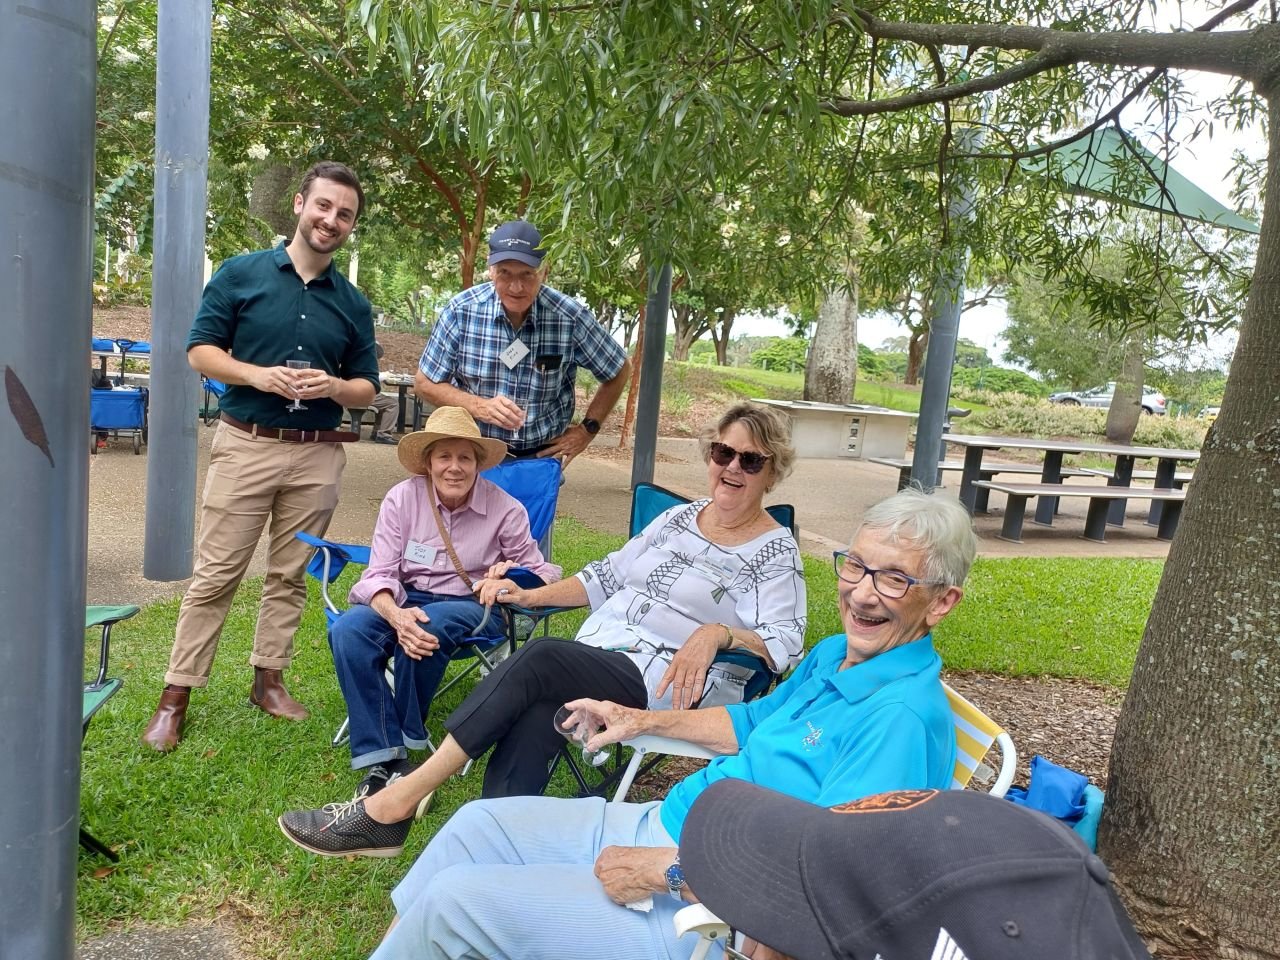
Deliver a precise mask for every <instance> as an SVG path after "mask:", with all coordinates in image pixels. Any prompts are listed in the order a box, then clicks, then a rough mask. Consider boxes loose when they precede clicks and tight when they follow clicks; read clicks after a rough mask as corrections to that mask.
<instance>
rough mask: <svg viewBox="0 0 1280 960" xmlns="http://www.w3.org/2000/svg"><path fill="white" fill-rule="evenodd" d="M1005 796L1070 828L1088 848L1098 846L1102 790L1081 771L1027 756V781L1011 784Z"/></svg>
mask: <svg viewBox="0 0 1280 960" xmlns="http://www.w3.org/2000/svg"><path fill="white" fill-rule="evenodd" d="M1005 797H1006V798H1007V799H1009V800H1011V801H1013V802H1014V803H1016V804H1018V805H1019V806H1023V807H1030V808H1031V809H1032V810H1039V811H1040V812H1041V813H1047V814H1048V815H1049V816H1051V817H1053V818H1055V819H1057V820H1061V821H1062V822H1063V823H1065V824H1067V825H1068V826H1069V827H1071V829H1073V830H1074V831H1075V832H1076V833H1077V834H1079V836H1080V838H1081V839H1082V840H1084V842H1085V843H1087V844H1088V845H1089V849H1090V850H1096V849H1097V845H1098V819H1099V818H1100V817H1101V816H1102V800H1103V793H1102V791H1101V790H1099V789H1098V788H1097V787H1095V786H1094V785H1093V784H1091V783H1090V782H1089V780H1088V778H1087V777H1085V776H1084V774H1081V773H1076V772H1075V771H1074V770H1068V769H1067V768H1066V767H1060V766H1058V764H1056V763H1054V762H1053V761H1051V760H1046V759H1045V758H1044V757H1042V756H1040V755H1038V754H1037V755H1036V756H1034V757H1032V758H1031V780H1030V782H1029V783H1028V785H1027V786H1026V787H1025V788H1024V787H1011V788H1010V789H1009V792H1008V793H1007V794H1005Z"/></svg>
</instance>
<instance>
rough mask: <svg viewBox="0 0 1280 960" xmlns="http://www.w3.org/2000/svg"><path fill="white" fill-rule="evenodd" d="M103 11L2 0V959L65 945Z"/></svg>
mask: <svg viewBox="0 0 1280 960" xmlns="http://www.w3.org/2000/svg"><path fill="white" fill-rule="evenodd" d="M94 12H95V5H94V4H92V3H82V2H79V0H0V131H3V134H2V135H0V304H3V310H0V335H2V336H3V341H2V342H3V344H4V346H3V349H2V350H0V355H2V356H3V363H2V365H3V366H4V399H3V400H2V401H0V503H3V504H4V511H5V515H4V530H5V549H4V551H3V553H0V610H3V612H4V621H5V641H4V642H3V643H0V678H3V679H2V680H0V682H2V683H3V685H4V692H3V694H2V695H0V784H3V785H4V789H3V790H0V863H3V868H0V945H2V946H0V952H3V954H4V956H6V957H10V956H12V957H22V958H23V960H65V958H66V957H70V956H73V955H74V953H75V902H76V838H77V833H78V826H79V822H80V710H79V709H78V707H79V706H80V700H81V685H82V683H83V678H82V676H81V671H82V668H83V663H84V641H83V637H84V596H85V542H86V533H85V531H86V530H87V528H88V513H87V511H88V506H87V505H88V489H89V364H88V360H89V336H90V313H91V306H92V305H91V302H90V295H91V289H92V288H91V283H92V279H93V266H94V265H93V131H94V82H95V72H96V69H97V50H96V27H97V23H96V21H95V19H94Z"/></svg>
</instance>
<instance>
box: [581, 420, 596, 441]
mask: <svg viewBox="0 0 1280 960" xmlns="http://www.w3.org/2000/svg"><path fill="white" fill-rule="evenodd" d="M582 429H583V430H585V431H587V433H589V434H591V435H592V436H593V437H594V436H595V435H596V434H597V433H599V432H600V421H599V420H592V419H591V418H590V417H583V418H582Z"/></svg>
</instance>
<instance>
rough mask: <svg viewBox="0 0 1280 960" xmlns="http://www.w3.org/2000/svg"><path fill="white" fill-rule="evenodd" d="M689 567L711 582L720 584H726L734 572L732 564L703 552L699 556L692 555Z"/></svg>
mask: <svg viewBox="0 0 1280 960" xmlns="http://www.w3.org/2000/svg"><path fill="white" fill-rule="evenodd" d="M690 569H691V570H692V572H694V573H697V574H700V575H701V576H704V577H706V578H707V579H708V580H710V581H711V582H712V583H720V584H727V583H728V582H729V581H730V580H732V579H733V577H734V574H735V571H734V568H733V564H731V563H728V562H726V561H723V560H718V559H716V558H715V557H709V556H706V555H705V554H704V555H703V556H700V557H694V558H693V562H692V563H691V565H690Z"/></svg>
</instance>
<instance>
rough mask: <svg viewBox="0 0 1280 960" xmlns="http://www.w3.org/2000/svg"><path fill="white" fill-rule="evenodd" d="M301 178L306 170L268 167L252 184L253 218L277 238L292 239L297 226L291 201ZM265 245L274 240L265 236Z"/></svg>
mask: <svg viewBox="0 0 1280 960" xmlns="http://www.w3.org/2000/svg"><path fill="white" fill-rule="evenodd" d="M301 179H302V170H301V169H299V168H296V167H293V166H290V165H289V164H287V163H273V164H271V165H270V166H267V167H264V168H263V169H262V170H261V171H259V172H258V173H257V174H255V175H254V177H253V181H252V182H251V183H250V185H249V215H250V216H253V217H256V218H258V219H259V220H262V221H264V222H265V223H266V224H267V226H268V227H270V228H271V231H272V233H273V234H274V235H275V236H279V237H287V236H289V235H290V234H291V233H293V228H294V225H295V223H296V220H295V218H294V216H293V204H292V203H290V202H289V201H291V200H292V199H293V194H294V190H295V189H296V187H297V184H298V181H299V180H301ZM261 242H262V243H263V245H266V244H268V243H270V242H271V237H264V238H262V241H261Z"/></svg>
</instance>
